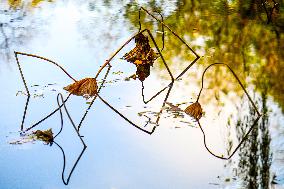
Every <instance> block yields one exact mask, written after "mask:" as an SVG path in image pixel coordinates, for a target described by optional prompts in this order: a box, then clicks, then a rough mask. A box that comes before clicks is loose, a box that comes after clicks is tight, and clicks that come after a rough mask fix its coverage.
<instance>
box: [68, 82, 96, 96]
mask: <svg viewBox="0 0 284 189" xmlns="http://www.w3.org/2000/svg"><path fill="white" fill-rule="evenodd" d="M63 89H64V90H66V91H68V92H70V93H71V94H73V95H77V96H84V97H85V96H89V97H92V96H95V95H96V94H97V89H98V85H97V81H96V79H95V78H85V79H81V80H79V81H76V82H75V83H72V84H70V85H68V86H66V87H64V88H63Z"/></svg>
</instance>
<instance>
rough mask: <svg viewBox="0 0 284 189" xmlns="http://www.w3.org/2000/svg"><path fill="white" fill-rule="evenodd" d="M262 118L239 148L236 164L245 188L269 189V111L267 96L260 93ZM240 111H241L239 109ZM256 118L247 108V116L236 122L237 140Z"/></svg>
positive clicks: (253, 111) (252, 110) (270, 155)
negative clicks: (238, 157)
mask: <svg viewBox="0 0 284 189" xmlns="http://www.w3.org/2000/svg"><path fill="white" fill-rule="evenodd" d="M258 103H259V105H260V106H261V111H262V113H263V116H262V118H261V121H260V123H259V124H257V127H255V128H254V129H253V130H252V134H251V135H249V136H248V140H246V141H245V142H244V144H243V145H242V146H241V148H240V152H239V156H240V160H239V163H238V173H239V174H238V176H239V177H240V178H241V179H242V180H243V186H244V187H246V188H270V186H271V172H270V167H271V163H272V153H271V149H270V143H271V136H270V132H269V125H270V124H269V109H268V107H267V94H265V93H262V95H261V97H260V98H259V100H258ZM240 111H243V110H242V108H240ZM255 117H256V112H255V110H254V109H253V107H252V106H249V116H246V117H245V118H244V119H238V121H237V136H238V138H239V140H240V139H241V136H242V135H243V134H244V132H245V130H246V129H247V127H248V126H249V124H250V123H252V122H253V121H254V120H253V119H254V118H255Z"/></svg>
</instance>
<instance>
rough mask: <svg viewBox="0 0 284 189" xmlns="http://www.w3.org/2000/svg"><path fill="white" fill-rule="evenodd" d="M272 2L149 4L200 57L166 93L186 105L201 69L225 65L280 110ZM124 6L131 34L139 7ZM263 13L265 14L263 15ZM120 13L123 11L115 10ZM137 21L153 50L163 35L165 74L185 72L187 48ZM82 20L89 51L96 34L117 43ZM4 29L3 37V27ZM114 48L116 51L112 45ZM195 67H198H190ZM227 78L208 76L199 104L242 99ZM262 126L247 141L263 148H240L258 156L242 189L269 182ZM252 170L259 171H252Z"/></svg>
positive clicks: (277, 26)
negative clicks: (181, 97) (152, 42)
mask: <svg viewBox="0 0 284 189" xmlns="http://www.w3.org/2000/svg"><path fill="white" fill-rule="evenodd" d="M18 2H20V1H18ZM77 2H80V1H77ZM106 2H108V3H106V4H105V5H104V6H105V7H107V8H109V4H112V3H110V2H111V1H106ZM273 2H274V1H265V2H264V4H260V2H259V1H215V2H211V1H202V2H200V1H195V0H191V1H186V0H185V1H177V4H176V5H177V9H176V10H175V11H172V12H171V11H168V10H165V9H164V8H161V7H160V4H159V3H157V1H153V3H150V4H148V5H147V9H148V7H152V8H153V9H155V10H161V11H162V13H163V12H167V11H168V12H167V13H166V14H165V15H166V16H165V19H164V23H166V24H167V25H169V27H171V28H174V29H175V31H176V33H178V34H180V36H183V37H184V39H185V40H186V41H190V44H191V45H192V49H193V50H194V51H196V52H197V53H198V54H200V55H201V58H200V60H199V61H198V65H196V64H195V65H193V67H192V70H191V72H187V73H186V74H184V76H183V77H182V78H180V79H181V82H176V84H177V85H180V86H181V87H180V88H182V89H183V90H181V91H178V90H176V88H173V89H172V88H171V87H168V86H167V85H168V83H167V82H165V85H164V86H166V87H168V88H166V89H169V88H170V89H171V90H172V92H171V95H172V96H174V95H176V94H173V92H175V93H181V92H182V93H183V94H185V93H186V95H188V96H187V99H186V101H187V102H188V99H189V98H190V97H189V96H190V94H192V93H191V91H190V93H188V91H186V89H187V88H189V86H195V84H196V83H198V82H200V78H201V77H200V75H199V74H200V73H202V71H203V70H204V68H205V67H206V66H208V65H210V64H211V63H212V62H225V63H227V64H228V65H229V66H230V67H232V68H233V69H234V70H236V74H237V75H238V76H239V77H240V80H242V81H245V84H244V85H245V86H246V87H248V89H249V91H248V92H249V93H250V94H252V93H254V95H255V94H257V93H258V92H259V93H261V94H262V93H264V95H265V98H266V99H267V98H272V99H273V100H274V102H275V103H278V104H279V106H280V107H281V108H282V110H283V104H284V102H283V95H282V93H283V87H282V85H281V81H282V80H283V73H282V71H281V68H282V67H283V52H282V51H281V49H283V43H281V40H283V34H282V31H283V27H282V26H283V18H282V15H283V14H280V13H279V12H277V11H281V7H280V8H279V7H278V6H279V5H280V3H279V4H278V5H276V3H277V2H276V3H275V2H274V4H273ZM87 4H89V10H90V11H94V10H98V9H97V8H96V6H97V4H96V3H95V1H87ZM264 6H265V7H264ZM77 8H82V7H80V6H78V7H77ZM124 8H125V9H126V14H125V18H126V21H125V20H124V22H123V23H126V22H127V21H129V20H130V22H132V25H131V26H128V25H127V26H128V27H129V28H127V27H123V29H126V30H127V29H129V30H131V31H132V30H136V28H137V27H138V22H137V17H138V16H137V11H138V10H139V6H136V5H134V6H133V4H129V5H128V6H126V7H123V9H124ZM265 9H267V10H266V11H265ZM120 11H123V10H122V9H120ZM78 12H79V11H78ZM94 12H96V11H94ZM99 12H101V13H102V14H100V15H104V14H103V13H104V10H100V11H99ZM108 14H109V13H108ZM109 15H110V14H109ZM97 16H98V15H97ZM157 16H158V15H157ZM96 18H98V17H96ZM141 19H142V20H143V22H142V25H143V27H145V28H149V29H150V30H151V31H155V32H153V36H154V38H155V40H156V42H157V44H158V46H162V43H163V40H162V35H164V34H165V48H164V50H163V55H164V58H165V60H169V61H167V63H168V62H169V65H168V66H169V68H170V70H171V71H172V72H173V75H174V76H178V75H179V73H180V72H181V71H182V70H185V69H186V67H187V66H188V65H190V64H191V62H192V60H194V58H195V57H194V56H193V55H189V56H188V49H186V48H185V46H184V47H183V46H181V44H180V42H177V40H176V39H174V37H172V36H171V33H170V32H169V31H166V32H165V33H164V32H161V31H162V30H163V29H162V25H161V24H159V23H158V22H156V21H154V20H152V19H150V21H149V17H148V16H145V15H144V14H142V15H141ZM84 20H85V22H80V24H78V27H79V31H80V34H81V35H82V36H83V37H84V36H85V39H86V40H88V43H89V45H90V46H91V47H93V44H96V43H98V41H97V37H94V36H98V35H99V36H104V37H102V38H100V39H99V40H100V41H99V42H101V41H104V39H107V40H105V42H106V46H107V47H108V46H109V44H111V43H116V41H117V40H116V39H118V38H119V34H117V33H119V32H120V31H121V30H120V28H119V29H117V28H113V27H112V30H113V31H114V34H115V35H110V36H107V35H109V33H112V34H113V32H109V28H110V27H108V26H106V27H105V28H104V30H102V31H103V32H101V33H97V31H98V30H95V32H94V31H90V28H91V27H90V26H92V27H94V28H95V26H96V23H97V22H96V19H94V18H92V19H90V20H88V19H81V21H84ZM112 20H113V22H107V23H111V24H113V23H114V22H115V20H116V19H115V18H113V19H112ZM89 21H93V22H91V24H90V22H89ZM94 23H95V24H94ZM267 23H268V24H267ZM88 24H90V25H88ZM1 26H2V25H1ZM83 26H84V27H83ZM84 28H85V29H84ZM86 28H87V29H86ZM133 28H134V29H133ZM252 28H253V29H252ZM106 30H107V31H106ZM252 30H253V31H252ZM3 31H4V33H5V29H4V28H3ZM104 31H106V32H104ZM2 33H3V32H2ZM5 34H6V33H5ZM3 35H4V34H3ZM127 35H128V33H127ZM106 36H107V37H106ZM8 41H9V40H8V39H7V40H3V42H6V43H3V44H4V45H3V46H5V45H6V44H8V43H7V42H8ZM107 42H109V43H107ZM111 47H112V46H111ZM114 48H116V47H115V46H114ZM6 49H7V48H6ZM94 49H95V48H92V50H91V51H92V52H93V50H94ZM100 53H105V52H100ZM96 57H104V56H100V54H99V53H98V54H96ZM159 64H160V65H161V66H163V62H162V61H159ZM196 67H198V68H200V69H195V68H196ZM161 70H162V69H155V68H154V69H153V70H151V75H152V76H153V75H158V76H159V77H157V78H158V79H161V80H166V81H169V80H170V79H171V78H170V76H169V74H168V73H165V72H163V71H161ZM76 71H77V70H76ZM192 72H195V73H192ZM187 74H188V75H190V77H187V76H186V75H187ZM229 77H230V76H229V74H228V72H226V71H222V70H218V71H216V72H211V73H208V82H209V84H208V86H209V87H211V89H213V90H211V92H212V93H208V94H207V93H206V94H207V95H206V97H204V99H203V101H204V103H209V102H210V101H209V100H212V98H216V99H218V98H220V96H221V97H222V96H223V95H227V94H229V95H228V98H229V100H230V101H231V102H234V100H235V99H234V98H231V96H230V95H231V94H232V93H233V94H237V96H241V95H239V94H240V93H241V92H242V91H241V89H240V88H238V87H235V86H234V85H231V84H230V83H231V80H230V78H229ZM188 78H189V79H188ZM198 78H199V79H198ZM147 79H148V78H147ZM155 79H156V78H155ZM150 81H153V80H150ZM183 81H189V82H188V83H185V82H184V83H182V82H183ZM169 83H171V82H169ZM135 84H137V83H135ZM177 85H176V86H177ZM149 86H150V87H152V88H154V89H155V90H157V89H158V87H156V86H151V85H148V84H147V83H145V88H147V87H149ZM164 86H162V87H161V88H163V87H164ZM176 86H174V87H176ZM197 86H200V85H197ZM251 86H253V87H254V89H255V90H251V89H250V87H251ZM143 88H144V86H143ZM106 89H108V87H106ZM135 89H136V88H135ZM120 90H121V89H120ZM133 90H134V89H133ZM253 91H254V92H253ZM162 92H163V91H162ZM149 94H150V93H148V95H149ZM156 94H157V93H156ZM159 94H162V93H159ZM115 95H116V94H115ZM194 95H195V94H194ZM149 96H150V97H151V96H153V94H152V93H151V94H150V95H149ZM159 96H160V95H159ZM145 98H146V97H145ZM145 98H144V99H145ZM169 98H170V97H169ZM150 99H151V98H150ZM174 99H175V100H176V101H178V100H179V98H178V97H177V95H176V96H175V97H174ZM139 100H141V99H139ZM144 101H147V100H144ZM220 103H223V101H222V100H221V102H220ZM26 106H27V105H26ZM159 107H160V105H159ZM250 108H252V107H250ZM139 111H140V110H139ZM143 112H146V111H143ZM143 112H142V113H143ZM150 113H153V112H150ZM158 113H159V112H155V115H158ZM250 114H251V115H250ZM250 114H249V115H250V116H247V118H246V119H244V118H240V120H242V121H243V122H242V124H243V125H246V126H249V124H250V123H251V122H252V118H255V117H253V116H254V115H255V112H254V113H253V111H251V112H250ZM85 115H86V113H85V114H84V116H83V117H85ZM264 115H265V116H266V114H264ZM278 115H281V113H278ZM147 116H148V115H147V114H146V116H145V118H146V124H147V123H148V122H149V123H150V124H149V125H154V123H153V122H152V121H151V120H150V119H148V118H147ZM164 116H165V117H167V116H168V114H167V113H165V114H164ZM175 116H177V117H179V116H180V114H175ZM267 116H268V114H267ZM264 119H265V118H264V117H263V118H262V120H264ZM267 119H268V118H267ZM81 120H83V119H81ZM166 120H169V119H166ZM147 121H148V122H147ZM223 121H226V120H223ZM168 122H170V121H168ZM264 122H265V121H264ZM168 124H171V123H168ZM186 125H188V123H186ZM264 125H265V126H266V127H265V128H263V129H261V126H259V128H260V129H259V130H258V131H257V132H256V131H254V133H253V134H252V135H251V137H252V139H256V138H257V140H259V141H266V142H263V146H264V147H265V149H262V148H260V147H259V146H258V144H257V143H254V141H253V140H252V139H250V140H248V141H246V142H247V143H246V144H247V145H244V146H243V149H242V150H243V151H245V152H243V153H245V154H244V155H243V156H246V157H245V158H244V159H245V161H247V162H249V160H247V159H246V158H248V154H249V153H250V152H252V154H256V156H258V157H250V158H252V162H251V164H250V162H249V164H248V165H243V167H244V168H243V172H244V175H242V176H240V177H242V178H243V180H244V185H246V186H252V187H253V185H254V184H257V185H258V186H262V187H263V188H265V187H267V186H268V184H267V183H269V181H268V180H269V179H267V177H268V176H269V175H270V173H269V171H271V170H269V169H270V167H271V163H272V162H271V158H272V156H271V155H269V154H271V152H270V151H271V149H269V148H271V147H270V133H269V131H268V130H267V132H266V131H265V129H267V128H268V123H266V124H264ZM209 126H210V127H211V126H212V125H211V124H210V125H209V124H208V127H209ZM175 127H180V124H176V125H175ZM240 127H241V126H240ZM183 131H184V133H185V132H186V130H183ZM193 132H194V131H193ZM242 134H244V132H240V133H239V135H238V136H239V138H241V137H240V136H243V135H242ZM151 137H152V136H151ZM198 137H200V136H198ZM230 144H231V142H228V146H229V148H228V153H227V155H229V154H230V153H229V152H231V150H232V149H233V148H232V145H230ZM187 145H188V143H187ZM257 146H258V147H257ZM245 147H247V148H248V149H251V150H248V149H247V150H244V149H245ZM185 148H186V149H187V148H188V146H186V147H185ZM82 153H83V152H82ZM63 154H64V152H63ZM260 154H262V155H260ZM63 156H64V155H63ZM80 157H81V155H80ZM241 157H242V155H241V153H240V158H241ZM253 158H255V159H253ZM79 159H80V158H79ZM187 160H188V159H187ZM259 161H261V162H263V163H262V165H259ZM240 162H241V161H240ZM247 162H246V163H247ZM241 166H242V165H241V164H240V167H241ZM257 166H260V167H259V168H255V167H257ZM265 167H266V168H265ZM72 170H73V169H72ZM260 170H262V172H263V174H262V173H260ZM246 174H247V175H249V176H247V178H245V175H246ZM211 175H214V173H213V174H211ZM187 176H188V175H187ZM260 176H261V177H263V179H262V180H261V181H260V182H261V183H256V182H255V180H254V179H256V178H259V177H260ZM203 177H204V176H203ZM249 177H250V178H249ZM265 177H266V179H265ZM160 178H161V177H160ZM187 178H188V177H187ZM277 178H278V175H277ZM63 180H64V179H63ZM65 181H66V180H65ZM67 182H68V179H67Z"/></svg>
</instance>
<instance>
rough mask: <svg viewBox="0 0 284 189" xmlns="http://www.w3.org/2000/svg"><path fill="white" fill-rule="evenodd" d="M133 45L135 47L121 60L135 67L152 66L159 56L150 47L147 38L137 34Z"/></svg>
mask: <svg viewBox="0 0 284 189" xmlns="http://www.w3.org/2000/svg"><path fill="white" fill-rule="evenodd" d="M135 43H136V46H135V47H134V48H133V49H132V50H131V51H130V52H128V53H126V54H125V55H124V56H123V57H122V58H123V59H124V60H126V61H127V62H131V63H133V64H135V65H140V64H150V65H153V63H154V61H155V60H156V59H157V58H158V57H159V56H158V55H157V54H156V53H155V52H154V50H153V49H152V48H151V47H150V44H149V40H148V37H147V36H144V35H143V34H142V33H139V34H137V36H136V37H135Z"/></svg>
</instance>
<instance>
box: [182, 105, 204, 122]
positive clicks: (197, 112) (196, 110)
mask: <svg viewBox="0 0 284 189" xmlns="http://www.w3.org/2000/svg"><path fill="white" fill-rule="evenodd" d="M184 112H185V113H186V114H188V115H190V116H192V117H193V118H195V119H196V120H199V119H200V118H201V116H202V108H201V105H200V104H199V102H195V103H193V104H191V105H189V106H188V107H187V108H186V109H185V110H184Z"/></svg>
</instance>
